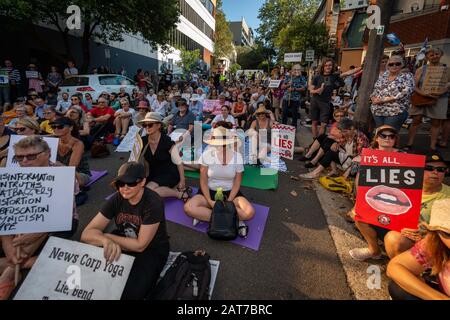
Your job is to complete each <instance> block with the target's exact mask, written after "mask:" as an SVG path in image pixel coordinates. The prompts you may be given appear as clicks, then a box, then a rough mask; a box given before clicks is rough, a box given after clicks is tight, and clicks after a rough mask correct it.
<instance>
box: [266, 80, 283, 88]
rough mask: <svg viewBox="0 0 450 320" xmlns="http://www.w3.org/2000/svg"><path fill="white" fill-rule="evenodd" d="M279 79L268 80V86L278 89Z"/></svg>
mask: <svg viewBox="0 0 450 320" xmlns="http://www.w3.org/2000/svg"><path fill="white" fill-rule="evenodd" d="M280 83H281V80H270V82H269V87H268V88H271V89H278V88H279V87H280Z"/></svg>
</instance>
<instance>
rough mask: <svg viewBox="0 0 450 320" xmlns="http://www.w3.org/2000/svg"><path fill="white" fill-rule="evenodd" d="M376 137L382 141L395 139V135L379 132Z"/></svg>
mask: <svg viewBox="0 0 450 320" xmlns="http://www.w3.org/2000/svg"><path fill="white" fill-rule="evenodd" d="M378 136H379V137H380V138H382V139H391V140H393V139H395V137H396V135H395V134H384V133H382V132H380V133H379V134H378Z"/></svg>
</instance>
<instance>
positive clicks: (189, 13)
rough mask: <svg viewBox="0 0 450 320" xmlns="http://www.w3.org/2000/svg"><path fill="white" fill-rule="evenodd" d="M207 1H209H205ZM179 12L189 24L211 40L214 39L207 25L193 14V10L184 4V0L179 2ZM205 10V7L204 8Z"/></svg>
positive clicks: (197, 15) (211, 30)
mask: <svg viewBox="0 0 450 320" xmlns="http://www.w3.org/2000/svg"><path fill="white" fill-rule="evenodd" d="M205 1H209V0H205ZM179 7H180V12H181V15H182V16H183V17H185V18H186V19H187V20H188V21H189V22H190V23H192V24H193V25H194V26H196V27H197V28H198V29H199V30H200V31H201V32H203V33H204V34H206V36H208V38H210V39H211V40H213V39H214V31H213V29H212V28H211V27H210V26H208V24H207V23H206V22H205V21H204V20H203V19H202V18H201V17H200V15H199V14H198V13H197V12H195V10H194V9H192V7H191V6H190V5H189V4H188V3H187V2H186V0H179ZM205 8H206V6H205Z"/></svg>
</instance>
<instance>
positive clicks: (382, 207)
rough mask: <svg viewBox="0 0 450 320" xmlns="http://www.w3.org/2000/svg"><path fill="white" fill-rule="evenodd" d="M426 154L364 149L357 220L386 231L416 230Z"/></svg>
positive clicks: (357, 202) (358, 191) (357, 198)
mask: <svg viewBox="0 0 450 320" xmlns="http://www.w3.org/2000/svg"><path fill="white" fill-rule="evenodd" d="M424 167H425V156H420V155H414V154H406V153H397V152H385V151H380V150H371V149H363V152H362V155H361V163H360V171H359V181H358V190H357V197H356V207H355V211H356V218H355V219H356V220H358V221H362V222H366V223H369V224H371V225H375V226H379V227H383V228H386V229H389V230H395V231H401V230H402V229H403V228H411V229H417V227H418V222H419V216H420V207H421V201H422V184H423V175H424Z"/></svg>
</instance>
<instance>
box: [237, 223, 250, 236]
mask: <svg viewBox="0 0 450 320" xmlns="http://www.w3.org/2000/svg"><path fill="white" fill-rule="evenodd" d="M238 234H239V237H241V238H247V236H248V226H247V225H246V224H245V223H244V221H239V227H238Z"/></svg>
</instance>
